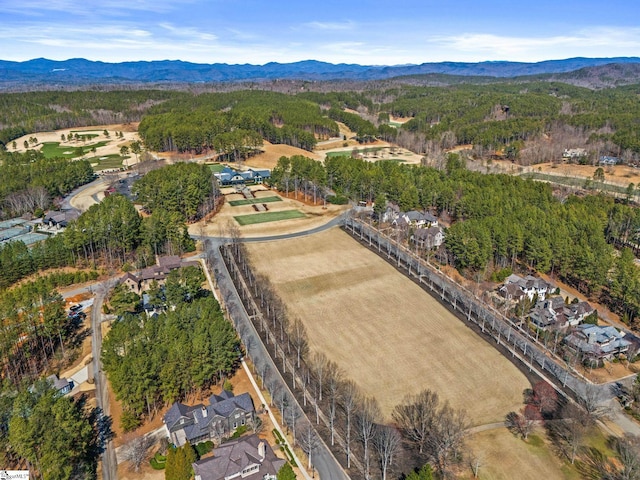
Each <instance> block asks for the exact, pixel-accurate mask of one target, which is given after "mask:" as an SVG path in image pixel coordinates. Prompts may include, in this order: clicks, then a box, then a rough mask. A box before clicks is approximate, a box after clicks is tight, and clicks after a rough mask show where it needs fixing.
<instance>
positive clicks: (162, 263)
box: [119, 255, 200, 295]
mask: <svg viewBox="0 0 640 480" xmlns="http://www.w3.org/2000/svg"><path fill="white" fill-rule="evenodd" d="M181 267H200V263H199V262H197V261H186V262H183V261H182V259H181V258H180V257H179V256H177V255H168V256H163V257H156V264H155V265H154V266H152V267H147V268H144V269H142V270H140V271H139V272H138V273H137V274H133V273H130V272H127V273H126V274H125V275H124V276H123V277H122V278H120V280H119V282H120V283H124V284H125V285H126V286H127V287H129V290H131V291H132V292H135V293H137V294H138V295H140V294H141V293H142V292H145V291H147V290H149V287H151V284H152V283H153V282H154V281H155V282H157V283H158V285H164V282H165V280H166V279H167V276H168V275H169V273H170V272H171V271H172V270H175V269H177V268H181Z"/></svg>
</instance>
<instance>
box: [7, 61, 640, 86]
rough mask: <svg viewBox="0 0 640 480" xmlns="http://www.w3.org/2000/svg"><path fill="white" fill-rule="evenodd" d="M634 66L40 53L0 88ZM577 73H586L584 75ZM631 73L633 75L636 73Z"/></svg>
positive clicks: (13, 65) (504, 74)
mask: <svg viewBox="0 0 640 480" xmlns="http://www.w3.org/2000/svg"><path fill="white" fill-rule="evenodd" d="M631 64H633V67H634V68H633V70H634V71H637V70H636V69H637V68H640V57H616V58H583V57H579V58H569V59H565V60H547V61H543V62H536V63H523V62H509V61H498V62H496V61H492V62H478V63H466V62H439V63H422V64H420V65H395V66H367V65H358V64H342V63H341V64H332V63H326V62H320V61H315V60H306V61H301V62H295V63H275V62H271V63H266V64H264V65H250V64H244V65H229V64H224V63H214V64H199V63H189V62H183V61H179V60H162V61H138V62H122V63H105V62H99V61H91V60H86V59H83V58H75V59H70V60H63V61H56V60H48V59H44V58H38V59H34V60H28V61H25V62H12V61H4V60H0V89H2V88H5V89H6V88H7V87H9V86H11V85H13V86H14V87H15V86H16V85H23V86H27V85H34V84H47V85H50V86H53V85H59V86H64V85H69V86H70V85H82V84H120V83H136V84H140V83H162V82H170V83H211V82H235V81H265V80H276V79H289V80H310V81H320V80H358V81H365V80H382V79H389V78H394V77H401V76H408V75H425V74H445V75H456V76H467V77H475V76H483V77H494V78H512V77H520V76H533V75H545V74H546V75H558V74H564V73H567V72H574V71H577V70H581V69H586V68H592V67H600V68H601V69H602V67H603V66H607V65H623V66H624V65H629V66H630V65H631ZM583 76H589V75H588V74H586V75H583ZM636 78H637V77H636Z"/></svg>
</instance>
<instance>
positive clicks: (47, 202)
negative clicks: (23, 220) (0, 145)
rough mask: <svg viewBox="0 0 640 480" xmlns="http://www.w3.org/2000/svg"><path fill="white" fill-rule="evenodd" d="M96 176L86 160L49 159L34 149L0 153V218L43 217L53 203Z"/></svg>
mask: <svg viewBox="0 0 640 480" xmlns="http://www.w3.org/2000/svg"><path fill="white" fill-rule="evenodd" d="M94 177H95V175H94V173H93V169H92V168H91V164H90V163H89V162H88V161H86V160H78V161H75V162H70V161H68V160H66V159H64V158H54V159H47V158H45V156H44V155H43V154H42V153H40V152H37V151H35V150H31V151H29V152H27V153H24V154H21V153H15V152H12V153H9V152H2V151H1V150H0V179H1V180H2V181H0V218H6V217H11V216H17V215H22V214H23V213H27V212H29V213H33V214H36V215H38V214H40V215H41V214H42V212H43V211H44V210H45V209H47V208H49V207H50V206H51V204H52V200H53V199H54V198H56V197H60V196H64V195H66V194H67V193H69V192H70V191H72V190H73V189H74V188H76V187H79V186H80V185H84V184H85V183H88V182H90V181H91V180H93V179H94Z"/></svg>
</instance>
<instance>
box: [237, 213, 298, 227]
mask: <svg viewBox="0 0 640 480" xmlns="http://www.w3.org/2000/svg"><path fill="white" fill-rule="evenodd" d="M304 216H305V215H304V213H302V212H300V211H298V210H283V211H281V212H263V213H254V214H251V215H238V216H235V217H233V218H235V219H236V222H238V223H239V224H240V225H253V224H254V223H268V222H278V221H280V220H291V219H292V218H303V217H304Z"/></svg>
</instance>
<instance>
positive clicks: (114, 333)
mask: <svg viewBox="0 0 640 480" xmlns="http://www.w3.org/2000/svg"><path fill="white" fill-rule="evenodd" d="M187 268H195V267H187ZM198 272H199V274H200V276H199V278H200V282H199V284H198V283H197V282H196V284H197V286H198V287H199V286H200V284H202V282H203V280H204V275H203V274H202V272H201V271H198ZM171 273H172V275H170V276H169V278H168V279H167V282H166V289H165V292H166V295H165V296H166V302H167V303H168V304H170V305H171V306H172V307H175V309H174V308H170V309H168V310H167V311H165V312H164V313H161V314H160V315H159V316H157V317H155V318H153V319H149V318H148V317H147V315H146V313H144V312H142V313H130V312H128V313H125V314H124V315H123V316H122V317H121V318H120V319H119V320H118V321H116V323H115V324H114V325H113V327H112V329H111V331H110V332H109V336H108V337H107V338H106V339H105V341H104V343H103V345H102V357H101V358H102V361H103V364H104V369H105V372H106V373H107V375H108V377H109V381H110V382H111V385H112V387H113V389H114V392H115V394H116V397H117V398H118V399H119V400H121V401H122V402H123V406H124V414H123V417H122V422H123V428H125V429H129V428H134V427H135V426H137V425H138V423H139V421H140V419H141V417H143V416H147V418H151V416H152V415H153V414H155V413H156V412H157V410H158V408H161V407H162V406H164V405H167V404H170V403H172V402H174V401H176V400H182V399H184V397H185V395H187V394H188V393H193V392H194V391H201V390H204V389H206V388H208V387H209V386H211V385H212V384H213V383H216V382H218V381H220V380H221V379H222V378H223V377H224V376H226V375H228V374H229V373H231V372H232V370H233V369H234V368H235V367H236V362H237V360H238V347H239V341H238V339H237V337H236V334H235V331H234V329H233V326H232V325H231V324H230V323H229V322H228V321H226V320H225V319H224V317H223V315H222V311H221V310H220V306H219V305H218V302H217V301H216V300H215V299H214V298H213V296H211V295H210V292H208V291H206V290H201V289H199V288H198V291H196V292H192V293H191V294H184V295H175V293H174V294H172V293H171V292H175V291H180V290H182V289H183V288H185V287H181V286H180V285H179V282H180V274H179V271H178V270H175V271H173V272H171ZM175 284H178V285H175ZM185 293H186V292H185Z"/></svg>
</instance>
